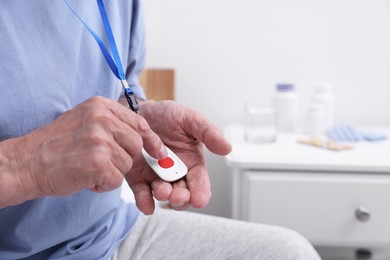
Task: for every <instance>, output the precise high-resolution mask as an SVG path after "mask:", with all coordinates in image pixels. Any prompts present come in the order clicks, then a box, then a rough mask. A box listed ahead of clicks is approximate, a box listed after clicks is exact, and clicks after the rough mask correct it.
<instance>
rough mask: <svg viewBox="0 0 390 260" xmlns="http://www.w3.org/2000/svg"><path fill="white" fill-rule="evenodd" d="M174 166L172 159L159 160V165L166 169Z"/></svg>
mask: <svg viewBox="0 0 390 260" xmlns="http://www.w3.org/2000/svg"><path fill="white" fill-rule="evenodd" d="M174 164H175V163H174V161H173V160H172V159H171V158H170V157H167V158H165V159H161V160H158V165H160V166H161V167H162V168H164V169H168V168H171V167H172V166H173V165H174Z"/></svg>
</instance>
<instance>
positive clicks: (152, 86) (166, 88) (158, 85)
mask: <svg viewBox="0 0 390 260" xmlns="http://www.w3.org/2000/svg"><path fill="white" fill-rule="evenodd" d="M140 83H141V86H143V88H144V90H145V94H146V97H147V98H148V99H153V100H156V101H160V100H174V99H175V94H174V93H175V71H174V70H173V69H145V70H143V71H142V73H141V76H140Z"/></svg>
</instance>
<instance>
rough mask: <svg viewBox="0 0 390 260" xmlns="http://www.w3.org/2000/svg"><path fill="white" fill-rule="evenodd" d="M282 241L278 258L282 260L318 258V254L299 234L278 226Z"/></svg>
mask: <svg viewBox="0 0 390 260" xmlns="http://www.w3.org/2000/svg"><path fill="white" fill-rule="evenodd" d="M280 236H281V241H282V243H281V244H280V248H279V250H278V251H279V252H277V253H276V254H277V255H278V254H280V258H275V259H283V260H320V259H321V258H320V256H319V255H318V253H317V252H316V250H315V249H314V248H313V246H312V245H311V244H310V242H309V241H308V240H307V239H306V238H304V237H303V236H302V235H301V234H299V233H297V232H296V231H293V230H291V229H287V228H280Z"/></svg>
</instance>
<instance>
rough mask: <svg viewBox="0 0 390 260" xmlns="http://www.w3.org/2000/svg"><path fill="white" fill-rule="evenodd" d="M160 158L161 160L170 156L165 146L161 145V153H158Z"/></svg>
mask: <svg viewBox="0 0 390 260" xmlns="http://www.w3.org/2000/svg"><path fill="white" fill-rule="evenodd" d="M158 156H159V157H160V159H164V158H166V157H167V156H168V152H167V148H165V145H161V148H160V151H159V152H158Z"/></svg>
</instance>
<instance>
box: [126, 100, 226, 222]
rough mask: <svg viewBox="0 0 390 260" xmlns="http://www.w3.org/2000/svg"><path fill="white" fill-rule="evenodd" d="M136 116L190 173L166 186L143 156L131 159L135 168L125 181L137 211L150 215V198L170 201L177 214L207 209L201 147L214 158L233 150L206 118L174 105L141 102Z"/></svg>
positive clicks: (207, 184)
mask: <svg viewBox="0 0 390 260" xmlns="http://www.w3.org/2000/svg"><path fill="white" fill-rule="evenodd" d="M139 113H140V115H142V116H143V117H144V118H145V119H146V121H148V123H149V125H150V127H151V128H152V129H153V131H154V132H155V133H157V134H158V135H159V137H160V138H161V140H162V141H163V142H164V143H165V144H166V145H167V146H168V147H169V148H170V149H171V150H172V151H173V152H174V153H176V154H177V155H178V156H179V157H180V159H181V160H182V161H183V162H184V163H185V164H186V165H187V167H188V170H189V171H188V174H187V175H186V177H184V178H183V179H181V180H178V181H176V182H174V183H168V182H165V181H163V180H161V179H160V178H159V177H158V176H157V175H156V174H155V173H154V172H153V171H152V170H151V168H150V167H149V166H148V165H147V164H146V162H145V161H144V159H143V157H142V156H138V157H136V158H133V159H134V165H133V167H132V168H131V170H130V171H129V172H128V173H127V174H126V181H127V182H128V184H129V186H130V188H131V189H132V191H133V193H134V196H135V200H136V204H137V207H138V208H139V209H140V210H141V211H142V212H143V213H145V214H152V213H153V211H154V208H155V206H154V200H153V196H154V197H155V198H156V199H157V200H162V201H169V202H170V204H171V206H172V207H173V208H175V209H177V210H184V209H186V208H188V207H189V206H192V207H195V208H202V207H204V206H205V205H207V203H208V202H209V200H210V198H211V189H210V180H209V177H208V172H207V168H206V164H205V159H204V155H203V144H204V145H205V146H206V147H207V148H208V150H210V151H211V152H213V153H215V154H218V155H226V154H228V153H229V152H230V151H231V149H232V148H231V145H230V143H229V142H228V141H227V140H226V139H225V138H224V137H223V135H222V134H221V132H220V131H219V130H218V129H217V128H216V127H215V126H214V125H212V124H211V123H210V122H209V121H208V120H207V119H206V118H205V117H203V116H202V115H200V114H199V113H198V112H196V111H194V110H191V109H189V108H186V107H183V106H180V105H178V104H177V103H175V102H173V101H162V102H154V101H147V102H144V103H142V104H141V106H140V110H139Z"/></svg>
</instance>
